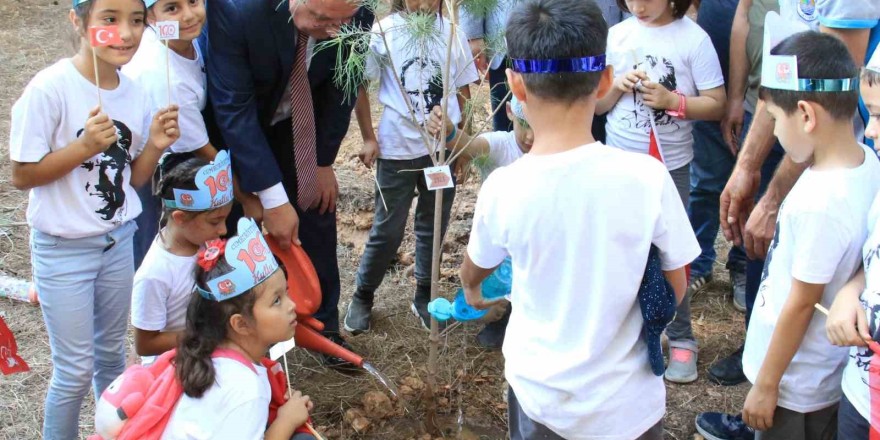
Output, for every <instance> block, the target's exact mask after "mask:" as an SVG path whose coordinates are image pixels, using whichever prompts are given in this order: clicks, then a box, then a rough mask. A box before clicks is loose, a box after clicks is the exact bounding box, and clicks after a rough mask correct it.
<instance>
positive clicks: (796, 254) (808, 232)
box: [743, 146, 880, 413]
mask: <svg viewBox="0 0 880 440" xmlns="http://www.w3.org/2000/svg"><path fill="white" fill-rule="evenodd" d="M863 148H864V150H865V161H864V163H863V164H862V165H860V166H859V167H856V168H852V169H847V170H833V171H814V170H812V169H807V170H806V171H804V174H803V175H802V176H801V177H800V179H798V181H797V183H796V184H795V186H794V188H792V189H791V192H789V193H788V196H786V198H785V202H784V203H783V205H782V207H781V208H780V210H779V216H778V218H777V220H776V233H775V234H774V236H773V241H772V242H771V243H770V250H769V252H768V254H767V259H766V260H765V261H766V262H765V264H764V273H763V275H762V276H761V287H760V288H759V289H758V297H757V298H756V299H755V307H754V309H753V310H752V318H751V323H750V324H749V329H748V332H747V334H746V348H745V352H744V353H743V371H744V372H745V374H746V377H748V378H749V380H750V381H751V382H752V383H755V381H756V380H757V379H758V371H759V370H760V369H761V365H762V364H763V362H764V357H765V355H766V353H767V350H768V349H769V347H770V340H771V338H772V336H773V332H774V331H775V329H776V322H777V320H778V319H779V315H780V313H781V312H782V308H783V306H784V305H785V302H786V301H787V300H788V297H789V295H790V294H791V285H792V279H797V280H800V281H802V282H805V283H811V284H825V291H824V293H823V294H822V301H821V303H822V305H824V306H825V307H831V303H832V302H833V301H834V297H835V295H837V292H838V291H839V290H840V288H841V287H842V286H843V285H844V284H845V283H846V282H847V281H848V280H849V279H850V278H851V277H852V276H853V274H854V273H855V272H856V270H857V269H858V266H859V262H860V256H861V249H862V245H863V244H864V243H865V238H866V237H867V218H868V210H869V209H870V207H871V202H872V201H873V200H874V196H875V195H876V194H877V191H878V189H880V162H878V160H877V157H876V156H875V155H874V154H873V153H872V152H871V150H870V149H868V147H864V146H863ZM848 351H849V349H848V348H846V347H835V346H834V345H831V342H829V341H828V337H827V335H826V333H825V315H823V314H821V313H818V312H817V313H814V314H813V319H812V321H810V325H809V327H808V328H807V332H806V334H805V336H804V340H803V342H801V345H800V348H798V351H797V353H796V354H795V356H794V358H793V359H792V360H791V364H789V366H788V369H786V370H785V374H784V375H783V376H782V380H781V381H780V383H779V403H778V405H779V406H781V407H783V408H787V409H790V410H792V411H797V412H801V413H807V412H812V411H818V410H820V409H823V408H827V407H829V406H831V405H833V404H835V403H837V402H838V401H839V400H840V380H841V375H842V373H843V366H844V363H845V362H846V358H847V352H848Z"/></svg>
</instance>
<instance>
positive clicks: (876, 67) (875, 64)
mask: <svg viewBox="0 0 880 440" xmlns="http://www.w3.org/2000/svg"><path fill="white" fill-rule="evenodd" d="M865 68H866V69H868V70H870V71H872V72H875V73H880V46H877V49H874V55H872V56H871V60H870V61H868V65H867V66H866V67H865Z"/></svg>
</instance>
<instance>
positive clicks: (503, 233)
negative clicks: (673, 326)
mask: <svg viewBox="0 0 880 440" xmlns="http://www.w3.org/2000/svg"><path fill="white" fill-rule="evenodd" d="M508 24H509V26H508V27H507V34H506V36H507V47H508V53H509V55H510V57H511V59H512V65H513V70H508V71H507V76H508V83H509V84H510V87H511V90H512V92H513V94H514V96H516V97H517V99H518V100H520V101H522V102H523V104H524V109H525V116H526V117H527V119H528V121H529V125H531V127H532V128H533V130H534V136H535V141H534V144H533V146H532V149H531V151H530V152H529V154H527V155H525V156H523V157H522V158H520V159H519V160H517V161H516V162H514V163H513V164H511V165H509V166H507V167H503V168H500V169H498V170H496V171H495V172H493V173H492V175H491V176H489V178H488V179H486V181H485V182H484V183H483V187H482V189H481V193H480V196H479V199H478V201H477V207H476V210H475V214H474V222H473V230H472V232H471V237H470V243H469V244H468V248H467V254H466V256H465V260H464V263H463V265H462V268H461V280H462V285H463V286H464V290H465V295H466V298H467V300H468V303H470V304H471V305H473V306H475V307H478V308H485V307H488V306H489V305H490V304H487V303H485V302H484V301H483V300H482V295H481V292H480V282H481V281H482V280H483V279H485V277H486V276H488V275H489V274H490V273H491V272H492V271H493V270H494V268H495V267H496V266H498V265H499V264H500V263H501V262H502V261H503V260H504V258H506V257H508V256H510V257H511V259H512V260H513V265H514V267H513V277H514V280H513V291H512V292H511V299H512V301H513V302H514V303H515V304H516V307H515V308H514V310H513V313H512V315H511V317H510V323H509V325H508V327H507V337H506V339H505V343H504V347H503V352H504V357H505V361H506V363H505V376H506V378H507V380H508V382H509V383H510V390H509V394H508V403H509V410H508V411H509V412H508V417H509V418H508V420H509V422H508V423H509V430H510V438H511V439H514V440H517V439H531V438H549V439H562V438H566V439H571V440H578V439H599V438H601V439H606V440H610V439H620V440H631V439H634V438H638V439H661V438H662V436H663V429H662V426H661V419H662V418H663V414H664V412H665V394H666V392H665V387H664V384H663V379H662V378H661V377H659V376H655V375H654V374H653V373H652V372H651V368H650V365H649V362H648V357H647V347H646V345H645V343H644V342H643V341H641V340H640V333H641V328H642V324H643V321H642V319H641V314H640V309H639V304H638V299H637V292H638V289H639V285H640V283H641V279H642V275H643V274H644V271H645V265H646V262H647V259H648V253H649V250H650V247H651V245H652V244H654V245H656V246H657V248H659V249H660V255H661V259H662V266H663V269H664V270H665V271H667V272H666V273H665V275H666V276H667V279H670V280H671V283H672V285H673V286H674V289H675V292H676V296H677V298H678V299H679V300H680V299H681V298H682V296H683V295H684V291H685V289H686V280H685V273H684V266H685V265H686V264H688V263H690V262H691V261H693V259H694V258H696V256H697V255H699V253H700V247H699V245H698V244H697V241H696V238H695V237H694V233H693V231H692V230H691V228H690V223H689V222H688V219H687V215H686V214H685V211H684V207H683V206H682V204H681V199H680V198H679V196H678V193H677V191H676V189H675V186H674V184H673V182H672V179H671V177H670V176H669V173H668V172H667V171H666V169H665V167H664V166H663V164H662V163H660V162H659V161H657V160H656V159H654V158H652V157H650V156H648V155H644V154H635V153H628V152H625V151H623V150H620V149H617V148H613V147H609V146H605V145H602V144H601V143H598V142H595V141H594V139H593V137H592V135H591V127H590V123H589V122H588V123H586V124H585V123H584V122H585V121H591V120H592V116H593V113H594V111H595V106H596V101H597V100H598V98H599V96H601V95H603V94H604V93H605V92H606V91H607V90H608V88H609V87H610V85H611V80H612V73H611V71H610V70H606V69H605V62H604V59H605V55H604V53H605V44H606V39H607V36H608V28H607V25H606V24H605V21H604V19H603V18H602V13H601V11H600V10H599V8H598V7H597V6H596V4H595V3H594V2H592V1H583V0H530V1H526V2H523V3H520V4H519V5H517V6H516V8H515V9H514V10H513V12H512V13H511V16H510V19H509V22H508ZM536 359H538V360H540V361H539V362H536V361H535V360H536Z"/></svg>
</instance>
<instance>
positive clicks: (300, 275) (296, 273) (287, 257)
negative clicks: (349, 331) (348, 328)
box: [265, 235, 364, 367]
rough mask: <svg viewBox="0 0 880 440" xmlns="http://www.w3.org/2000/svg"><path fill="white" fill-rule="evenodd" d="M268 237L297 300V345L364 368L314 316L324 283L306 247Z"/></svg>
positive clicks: (289, 293) (362, 361)
mask: <svg viewBox="0 0 880 440" xmlns="http://www.w3.org/2000/svg"><path fill="white" fill-rule="evenodd" d="M265 238H266V243H268V244H269V249H271V250H272V253H273V254H275V256H276V257H277V258H278V260H279V263H281V264H282V265H283V266H284V269H285V272H286V274H287V294H288V296H290V299H292V300H293V302H294V303H296V318H297V320H298V321H299V323H300V325H299V326H297V329H296V336H295V340H296V345H297V346H299V347H302V348H305V349H307V350H312V351H316V352H318V353H323V354H326V355H329V356H335V357H338V358H341V359H344V360H346V361H348V362H350V363H352V364H354V365H356V366H358V367H363V364H364V359H363V358H362V357H360V356H358V355H357V354H355V353H353V352H352V351H350V350H347V349H345V348H343V347H341V346H340V345H338V344H336V343H334V342H333V341H331V340H329V339H327V338H326V337H324V336H323V335H322V334H321V331H323V330H324V324H323V323H322V322H321V321H318V320H317V319H315V318H314V317H312V314H314V313H315V312H316V311H318V307H319V306H320V305H321V284H320V283H319V282H318V273H317V272H315V267H314V266H313V265H312V261H311V260H310V259H309V256H308V255H306V252H305V251H304V250H303V248H302V247H300V246H296V245H292V246H290V248H288V249H281V246H278V242H276V241H275V239H273V238H272V236H270V235H266V236H265Z"/></svg>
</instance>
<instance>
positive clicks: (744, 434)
mask: <svg viewBox="0 0 880 440" xmlns="http://www.w3.org/2000/svg"><path fill="white" fill-rule="evenodd" d="M695 423H696V426H697V432H699V433H700V435H702V436H703V437H704V438H705V439H706V440H754V439H755V431H754V430H753V429H752V428H749V427H748V426H747V425H746V424H745V423H744V422H743V420H742V416H740V415H739V414H737V415H732V414H725V413H717V412H704V413H700V414H697V419H696V421H695Z"/></svg>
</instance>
